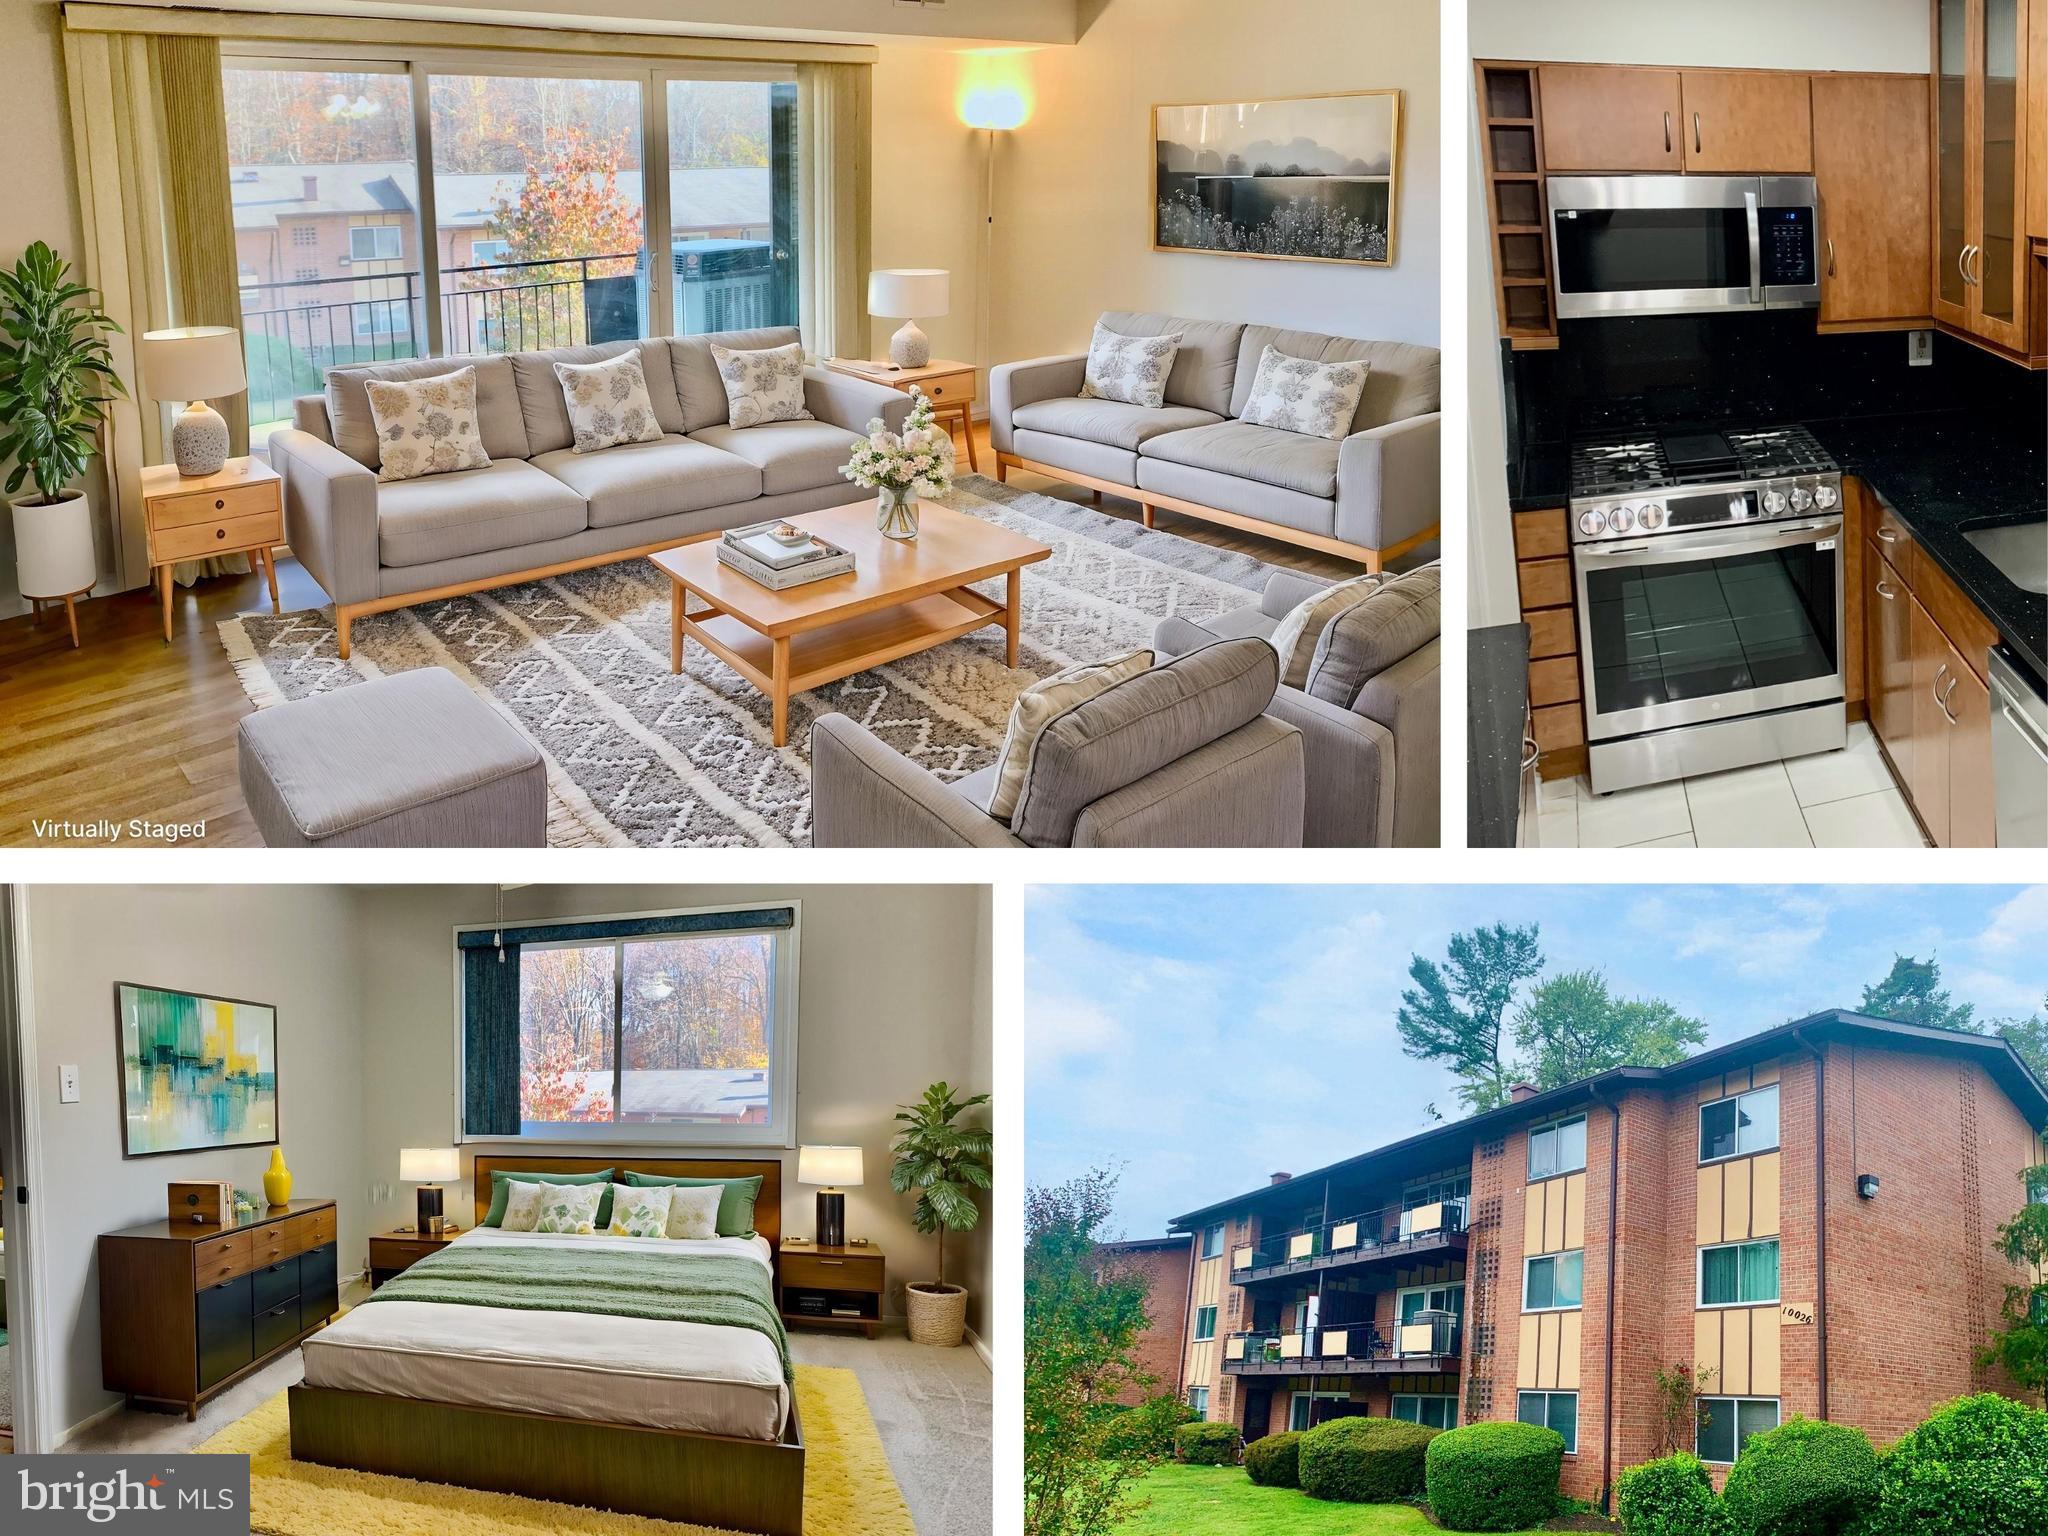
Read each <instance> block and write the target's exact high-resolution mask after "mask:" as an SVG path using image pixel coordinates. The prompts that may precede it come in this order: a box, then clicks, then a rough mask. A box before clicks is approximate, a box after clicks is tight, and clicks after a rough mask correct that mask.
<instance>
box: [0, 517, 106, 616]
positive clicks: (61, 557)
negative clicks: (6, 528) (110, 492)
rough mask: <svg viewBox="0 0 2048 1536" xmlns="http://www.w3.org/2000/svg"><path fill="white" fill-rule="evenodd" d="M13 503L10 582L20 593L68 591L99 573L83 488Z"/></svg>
mask: <svg viewBox="0 0 2048 1536" xmlns="http://www.w3.org/2000/svg"><path fill="white" fill-rule="evenodd" d="M11 506H12V507H13V509H14V570H15V584H16V590H18V591H19V592H20V593H21V595H22V596H23V597H40V598H53V597H69V596H71V595H72V594H73V593H76V592H83V591H85V590H86V589H88V588H89V587H91V586H92V584H93V583H94V582H95V581H96V580H98V579H99V562H98V560H97V559H96V558H95V557H94V555H93V549H92V504H91V503H90V502H89V501H87V500H86V496H85V493H84V492H83V491H73V492H72V493H71V494H70V495H69V496H66V497H65V498H64V499H63V500H62V501H55V502H52V503H50V504H49V505H48V506H38V505H36V503H35V502H34V500H33V499H30V500H25V501H16V502H13V503H11Z"/></svg>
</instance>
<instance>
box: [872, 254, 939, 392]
mask: <svg viewBox="0 0 2048 1536" xmlns="http://www.w3.org/2000/svg"><path fill="white" fill-rule="evenodd" d="M949 292H950V288H949V282H948V275H947V274H946V273H945V272H944V271H942V270H940V269H939V268H936V267H902V268H896V269H891V270H888V271H883V272H870V273H869V274H868V313H869V314H871V315H880V316H881V317H882V318H883V319H884V320H901V321H902V322H903V324H902V327H901V328H900V329H898V331H897V332H896V334H895V335H894V336H891V337H890V338H889V361H890V362H892V363H894V364H895V365H896V366H897V367H898V368H922V367H923V366H924V365H925V364H926V363H928V362H930V361H931V360H932V344H931V340H930V338H929V337H927V336H926V335H925V333H924V332H923V331H921V330H919V329H918V328H917V322H918V321H919V320H920V319H928V318H929V317H931V316H933V315H943V314H944V313H945V312H946V307H947V304H948V302H949Z"/></svg>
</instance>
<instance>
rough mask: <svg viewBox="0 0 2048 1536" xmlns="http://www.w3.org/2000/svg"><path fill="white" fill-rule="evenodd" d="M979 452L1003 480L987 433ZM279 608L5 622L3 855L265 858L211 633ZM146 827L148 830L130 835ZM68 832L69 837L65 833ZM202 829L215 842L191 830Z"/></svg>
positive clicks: (313, 603) (1170, 519)
mask: <svg viewBox="0 0 2048 1536" xmlns="http://www.w3.org/2000/svg"><path fill="white" fill-rule="evenodd" d="M975 438H976V443H975V450H976V452H977V453H978V454H979V455H980V456H981V460H982V463H983V464H985V465H988V466H990V467H991V468H992V467H993V466H994V463H995V455H994V452H993V450H992V449H991V448H990V446H989V443H988V427H987V425H986V424H985V423H977V425H976V427H975ZM963 457H964V456H963ZM1011 483H1012V484H1014V485H1017V486H1019V487H1021V488H1023V489H1025V490H1030V491H1040V492H1043V493H1045V494H1047V495H1053V496H1059V497H1061V498H1062V499H1064V500H1068V501H1074V502H1080V503H1084V504H1090V505H1097V506H1099V509H1100V510H1101V511H1103V512H1105V513H1107V514H1108V515H1110V516H1112V517H1122V518H1128V519H1130V520H1132V521H1136V520H1137V519H1138V506H1137V503H1136V502H1134V501H1126V500H1123V499H1122V498H1120V497H1114V496H1105V497H1103V498H1102V500H1101V501H1100V503H1094V502H1092V501H1091V499H1090V493H1089V492H1088V491H1085V490H1083V489H1081V488H1080V487H1078V486H1071V485H1062V484H1059V483H1057V482H1054V481H1051V480H1048V479H1046V478H1045V477H1043V476H1040V475H1032V474H1022V473H1019V474H1014V475H1012V476H1011ZM1158 525H1159V527H1160V528H1161V529H1162V530H1164V531H1166V532H1170V533H1176V534H1179V535H1180V536H1181V537H1183V538H1189V539H1198V540H1200V541H1201V542H1203V543H1205V544H1212V545H1215V546H1217V547H1219V548H1222V549H1231V550H1237V551H1240V552H1241V553H1244V554H1248V555H1251V556H1253V557H1255V558H1256V559H1260V560H1264V561H1267V562H1269V563H1270V564H1273V565H1284V566H1289V567H1292V568H1293V569H1296V570H1301V571H1307V572H1309V573H1310V574H1312V575H1318V576H1325V577H1332V578H1335V577H1343V576H1350V575H1354V574H1356V572H1357V571H1358V570H1359V569H1360V567H1358V566H1355V565H1351V564H1349V563H1347V562H1345V561H1343V560H1339V559H1337V558H1335V557H1334V556H1330V555H1325V554H1321V553H1319V552H1317V551H1314V550H1305V549H1299V548H1296V547H1295V546H1293V545H1290V544H1283V543H1281V542H1279V541H1278V540H1275V539H1266V538H1261V537H1259V536H1258V535H1256V534H1249V533H1241V532H1239V531H1238V530H1236V529H1232V528H1224V527H1221V526H1219V525H1217V524H1213V523H1204V522H1201V521H1199V520H1197V519H1194V518H1186V517H1180V516H1177V515H1176V514H1174V513H1171V512H1161V513H1159V515H1158ZM1404 563H1405V562H1404ZM277 580H278V592H279V596H280V598H281V599H282V602H283V606H284V608H285V610H286V611H287V612H289V611H290V610H292V609H295V608H319V607H324V606H325V605H326V603H327V597H326V594H325V593H323V592H322V591H321V590H320V588H319V586H318V585H317V584H316V583H315V582H314V581H313V578H312V577H311V576H309V575H307V573H306V571H305V570H304V568H303V567H301V566H300V565H299V563H298V562H297V561H296V560H291V559H281V560H279V561H278V564H277ZM267 601H268V595H267V594H266V593H265V591H264V589H263V578H262V576H261V575H260V574H251V575H248V576H220V577H214V578H211V579H209V580H206V581H202V582H200V583H199V584H198V585H197V586H196V587H181V588H178V589H176V590H175V595H174V599H173V603H174V606H173V620H174V629H173V638H172V640H171V642H170V643H169V644H168V645H167V644H165V643H164V638H163V630H162V618H161V609H160V608H159V607H158V605H157V597H156V593H155V591H154V590H153V589H150V588H144V589H141V590H138V591H134V592H121V593H116V594H114V595H112V596H108V597H95V598H92V599H90V600H89V601H87V602H83V603H80V604H79V605H78V633H79V640H80V642H81V644H80V647H79V649H77V650H73V649H72V648H71V643H70V636H69V634H68V633H67V632H66V630H65V627H64V615H63V610H62V609H61V608H60V609H57V610H54V611H47V610H46V611H45V613H44V614H43V617H42V622H41V623H40V624H38V623H36V622H35V621H34V620H33V619H32V618H31V617H30V616H28V615H22V616H21V617H18V618H11V619H5V620H0V722H4V729H5V732H6V737H5V741H6V750H5V751H4V753H0V846H6V847H23V846H30V847H36V846H41V847H59V846H61V847H112V846H119V847H124V848H134V847H172V846H179V847H183V846H190V845H197V844H204V845H206V846H209V847H255V846H259V845H260V839H259V838H258V837H257V835H256V827H255V824H254V823H253V822H252V821H251V820H250V818H249V813H248V808H247V807H246V806H245V805H244V803H243V801H242V791H241V786H240V784H239V783H238V782H237V781H236V777H235V725H236V722H237V721H239V720H240V719H241V718H242V716H244V715H246V714H248V713H249V712H250V710H251V708H252V707H253V706H251V704H250V703H249V700H248V697H247V696H246V695H245V694H244V693H243V692H242V685H241V683H240V682H239V681H238V680H237V679H236V677H235V670H234V667H233V665H232V664H231V663H230V662H229V660H228V656H227V652H226V651H224V650H223V649H222V648H221V643H220V637H219V635H218V634H217V633H216V632H215V629H214V626H215V625H216V624H218V623H219V622H220V621H221V620H222V619H226V618H230V617H232V616H233V615H235V614H237V613H246V612H249V611H250V610H252V609H256V608H260V607H263V606H264V605H265V604H266V603H267ZM138 818H141V819H145V820H146V821H147V822H148V823H150V824H151V826H150V827H148V828H145V829H143V830H141V831H137V830H135V829H133V828H131V826H130V823H131V822H132V821H134V820H136V819H138ZM64 822H69V823H72V824H73V825H72V826H71V827H69V828H66V827H63V826H61V825H57V824H59V823H64ZM201 823H203V824H204V830H203V832H201V831H197V830H195V828H196V827H197V826H198V825H199V824H201ZM159 829H161V830H159ZM172 829H176V830H172Z"/></svg>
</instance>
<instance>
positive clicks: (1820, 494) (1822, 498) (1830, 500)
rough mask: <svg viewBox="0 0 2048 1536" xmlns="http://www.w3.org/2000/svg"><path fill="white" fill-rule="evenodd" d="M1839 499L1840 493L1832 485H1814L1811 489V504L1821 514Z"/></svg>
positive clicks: (1840, 497)
mask: <svg viewBox="0 0 2048 1536" xmlns="http://www.w3.org/2000/svg"><path fill="white" fill-rule="evenodd" d="M1841 499H1842V496H1841V493H1840V492H1839V491H1837V490H1836V489H1835V488H1834V487H1833V486H1832V485H1816V486H1815V487H1814V488H1813V504H1814V505H1815V506H1816V507H1819V508H1820V509H1821V511H1823V512H1825V511H1827V509H1828V508H1829V507H1832V506H1833V505H1834V504H1835V503H1836V502H1838V501H1840V500H1841Z"/></svg>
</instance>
